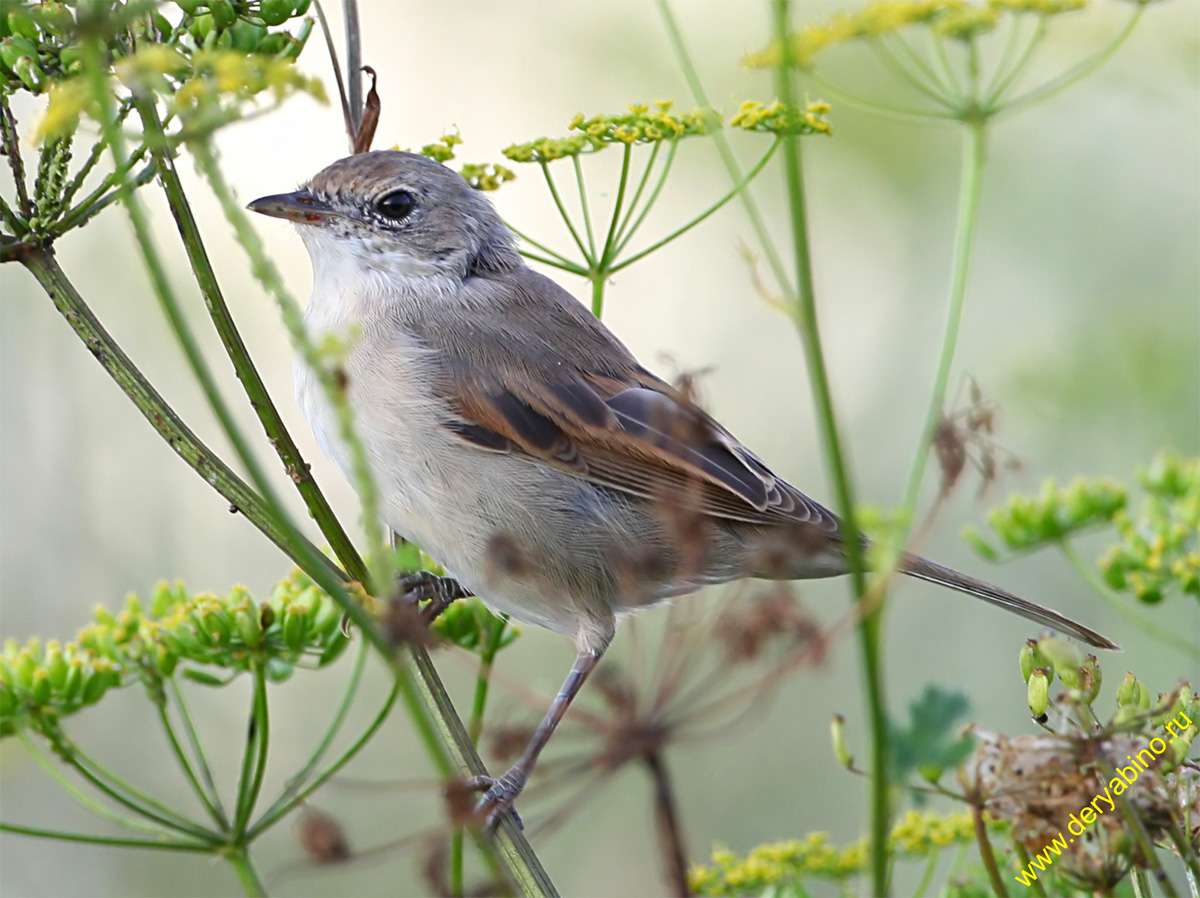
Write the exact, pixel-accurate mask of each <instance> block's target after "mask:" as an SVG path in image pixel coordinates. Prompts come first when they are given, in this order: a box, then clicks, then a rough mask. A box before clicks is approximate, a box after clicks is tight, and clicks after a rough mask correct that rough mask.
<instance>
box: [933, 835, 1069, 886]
mask: <svg viewBox="0 0 1200 898" xmlns="http://www.w3.org/2000/svg"><path fill="white" fill-rule="evenodd" d="M1013 850H1014V851H1015V852H1016V854H1017V857H1018V858H1019V859H1020V861H1021V866H1022V867H1023V868H1025V869H1029V852H1028V851H1026V850H1025V846H1024V845H1022V844H1021V843H1020V842H1019V841H1017V840H1016V839H1014V840H1013ZM1029 887H1030V888H1031V889H1033V894H1035V895H1037V896H1038V898H1046V890H1045V889H1044V888H1042V884H1041V883H1040V882H1039V881H1038V880H1036V879H1034V880H1033V881H1032V882H1030V883H1029ZM917 894H918V895H920V894H921V893H920V892H917Z"/></svg>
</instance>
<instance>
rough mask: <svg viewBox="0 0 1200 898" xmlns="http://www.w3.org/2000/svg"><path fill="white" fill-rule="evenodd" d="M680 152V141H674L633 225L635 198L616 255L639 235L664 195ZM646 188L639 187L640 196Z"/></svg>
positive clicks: (622, 227)
mask: <svg viewBox="0 0 1200 898" xmlns="http://www.w3.org/2000/svg"><path fill="white" fill-rule="evenodd" d="M657 148H658V145H657V144H655V149H657ZM678 151H679V141H678V140H672V141H671V148H670V149H669V150H667V158H666V160H664V162H663V167H662V171H660V172H659V174H658V180H657V181H656V182H655V184H654V189H653V190H652V191H650V196H649V198H647V200H646V205H644V206H643V207H642V211H641V212H639V213H638V217H637V218H636V219H634V221H633V224H632V225H630V224H629V219H630V218H632V216H633V210H634V209H635V208H636V206H637V200H636V198H635V200H634V202H633V204H632V205H630V207H629V217H628V218H626V219H625V223H624V224H623V225H622V226H621V229H622V231H623V233H622V234H621V237H620V239H619V240H618V241H617V248H616V251H615V254H616V255H620V253H621V251H622V250H623V249H625V247H626V246H627V245H628V244H629V241H630V240H632V239H633V235H634V234H636V233H637V230H638V228H640V227H641V226H642V222H644V221H645V220H646V216H647V215H649V214H650V210H651V209H653V208H654V204H655V202H657V201H658V195H659V194H660V193H662V189H663V187H665V186H666V184H667V176H668V175H669V174H670V173H671V166H672V165H673V164H674V163H675V154H676V153H677V152H678ZM646 174H647V175H649V174H650V169H649V167H647V169H646ZM644 186H645V185H644V184H643V185H640V186H639V187H638V193H639V194H640V193H641V190H642V187H644ZM626 228H628V230H626Z"/></svg>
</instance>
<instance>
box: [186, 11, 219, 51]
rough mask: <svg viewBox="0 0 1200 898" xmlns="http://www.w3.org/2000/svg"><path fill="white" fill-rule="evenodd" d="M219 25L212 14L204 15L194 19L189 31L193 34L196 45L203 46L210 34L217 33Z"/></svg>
mask: <svg viewBox="0 0 1200 898" xmlns="http://www.w3.org/2000/svg"><path fill="white" fill-rule="evenodd" d="M216 28H217V23H216V22H214V21H213V17H212V15H211V14H210V13H204V14H202V15H199V16H196V17H195V18H194V19H192V24H191V25H189V26H188V31H190V32H191V35H192V37H193V38H195V40H196V43H198V44H203V43H204V42H205V40H206V39H207V38H208V36H209V35H210V34H212V33H213V32H214V31H216Z"/></svg>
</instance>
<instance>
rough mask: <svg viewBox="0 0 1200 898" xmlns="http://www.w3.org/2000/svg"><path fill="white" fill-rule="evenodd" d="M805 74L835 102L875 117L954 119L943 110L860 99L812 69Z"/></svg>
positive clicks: (927, 119)
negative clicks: (892, 104)
mask: <svg viewBox="0 0 1200 898" xmlns="http://www.w3.org/2000/svg"><path fill="white" fill-rule="evenodd" d="M803 72H804V77H806V78H808V79H809V80H810V81H812V82H813V84H815V85H817V86H818V87H819V88H821V89H822V90H824V91H826V92H827V93H828V94H829V95H830V96H832V97H833V98H834V99H835V100H838V101H839V102H842V103H845V104H846V105H848V106H855V107H857V108H859V109H862V110H863V111H865V112H870V113H872V114H873V115H881V116H884V117H885V118H893V119H900V120H902V121H918V122H927V121H929V120H930V119H934V120H937V119H943V120H945V119H952V118H954V114H953V113H951V112H948V111H945V110H941V109H918V108H916V107H914V106H891V105H888V104H886V103H878V102H876V101H875V100H869V99H867V98H866V97H860V96H858V95H857V94H852V93H850V92H849V91H847V90H845V89H844V88H841V87H838V86H837V85H836V84H834V83H832V82H831V81H826V80H825V79H824V78H822V77H821V76H820V75H818V74H817V73H816V71H815V70H814V69H812V68H811V67H810V68H805V69H803Z"/></svg>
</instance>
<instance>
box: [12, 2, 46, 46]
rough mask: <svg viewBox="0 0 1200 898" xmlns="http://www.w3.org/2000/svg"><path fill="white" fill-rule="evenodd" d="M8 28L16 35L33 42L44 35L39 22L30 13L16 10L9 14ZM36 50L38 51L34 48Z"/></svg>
mask: <svg viewBox="0 0 1200 898" xmlns="http://www.w3.org/2000/svg"><path fill="white" fill-rule="evenodd" d="M8 30H9V33H10V34H12V35H13V36H14V37H22V38H24V39H25V40H27V41H31V42H36V41H38V40H40V39H41V37H42V35H41V32H40V31H39V30H38V26H37V22H35V21H33V19H31V18H30V17H29V14H28V13H22V12H18V11H16V10H13V11H12V12H10V13H9V14H8ZM34 52H35V53H36V52H37V51H36V50H34Z"/></svg>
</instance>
